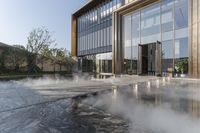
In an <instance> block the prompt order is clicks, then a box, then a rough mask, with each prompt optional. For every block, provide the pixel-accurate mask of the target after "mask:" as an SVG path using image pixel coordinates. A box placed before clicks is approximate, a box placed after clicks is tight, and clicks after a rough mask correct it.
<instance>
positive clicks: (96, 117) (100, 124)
mask: <svg viewBox="0 0 200 133" xmlns="http://www.w3.org/2000/svg"><path fill="white" fill-rule="evenodd" d="M0 120H1V121H0V132H1V133H95V132H107V133H110V132H116V133H124V132H127V129H128V128H127V123H126V122H125V121H123V120H122V119H120V118H118V117H113V116H112V115H110V114H108V113H105V112H103V111H100V110H97V109H95V108H91V107H88V106H85V105H81V104H80V105H79V107H78V108H77V109H73V108H72V106H71V100H70V99H67V100H60V101H57V102H52V103H46V104H41V105H36V106H31V107H28V108H23V109H19V110H15V111H9V112H4V113H1V115H0Z"/></svg>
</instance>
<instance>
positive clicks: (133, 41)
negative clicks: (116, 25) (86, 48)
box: [123, 0, 189, 76]
mask: <svg viewBox="0 0 200 133" xmlns="http://www.w3.org/2000/svg"><path fill="white" fill-rule="evenodd" d="M126 2H129V1H126ZM123 20H124V21H123V24H124V26H123V28H124V32H123V35H124V36H123V40H124V71H125V73H129V72H134V73H137V70H138V68H137V67H140V65H138V55H139V54H140V53H138V52H140V51H138V44H150V43H155V42H157V41H159V42H161V46H162V51H161V58H162V61H161V62H162V65H161V66H162V72H163V75H168V73H169V72H170V73H171V72H174V74H175V75H176V76H179V75H180V74H187V73H188V56H189V55H188V0H162V1H161V2H160V3H156V4H152V5H150V6H147V7H146V8H143V9H141V10H137V11H134V12H133V13H130V14H129V15H125V16H124V19H123ZM148 58H149V57H148Z"/></svg>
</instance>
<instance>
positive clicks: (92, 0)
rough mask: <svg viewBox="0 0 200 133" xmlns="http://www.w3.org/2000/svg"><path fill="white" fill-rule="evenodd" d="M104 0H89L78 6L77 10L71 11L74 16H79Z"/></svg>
mask: <svg viewBox="0 0 200 133" xmlns="http://www.w3.org/2000/svg"><path fill="white" fill-rule="evenodd" d="M103 1H105V0H89V1H88V2H87V3H86V4H84V5H83V6H82V7H80V8H79V9H78V10H77V11H75V12H74V13H73V15H74V16H80V15H82V14H84V13H85V12H86V11H88V10H90V9H92V8H94V7H95V6H97V5H98V4H99V3H101V2H103Z"/></svg>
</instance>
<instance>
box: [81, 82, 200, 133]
mask: <svg viewBox="0 0 200 133" xmlns="http://www.w3.org/2000/svg"><path fill="white" fill-rule="evenodd" d="M156 82H157V81H155V82H153V83H152V82H151V83H152V84H156ZM160 83H161V82H160ZM186 83H187V82H182V83H180V82H178V81H177V82H171V83H169V82H166V83H165V86H163V87H161V91H160V92H153V91H152V90H149V91H150V92H148V88H145V89H146V91H147V92H146V93H147V94H148V93H151V94H153V95H155V94H158V93H159V94H162V93H166V92H168V93H166V94H162V95H164V97H165V98H166V101H165V98H163V99H164V100H163V101H157V103H154V102H151V99H150V101H143V100H139V99H138V98H137V96H138V93H139V92H138V90H139V89H141V88H138V85H136V86H133V88H132V89H130V88H131V87H128V88H127V89H126V88H117V87H114V89H113V92H112V93H109V94H103V95H100V96H97V97H91V98H88V99H86V100H84V101H83V103H84V104H89V105H91V106H93V107H95V108H99V109H103V110H104V111H108V112H110V113H111V114H115V115H117V116H120V117H122V118H124V119H127V120H128V121H130V127H131V129H130V132H131V133H135V132H145V133H198V132H200V119H199V118H198V117H200V103H199V101H196V100H199V97H200V95H199V92H200V90H199V88H197V86H198V85H199V84H197V82H196V84H195V83H194V82H189V83H190V84H189V85H187V86H186V88H185V87H182V88H181V85H185V84H186ZM191 83H192V84H191ZM170 84H171V85H170ZM169 85H170V86H169ZM147 86H148V83H147ZM191 86H193V87H192V88H188V87H191ZM195 88H196V89H195ZM120 89H121V90H120ZM162 89H163V90H162ZM168 89H169V90H168ZM189 89H191V90H192V92H189V91H190V90H189ZM166 90H167V91H166ZM151 91H152V92H151ZM162 91H163V92H162ZM169 91H171V92H170V93H169ZM182 91H183V92H184V93H183V94H182ZM197 92H198V93H197ZM131 93H132V94H131ZM185 93H188V94H190V95H186V96H185ZM192 95H195V96H194V97H192ZM184 96H185V97H184ZM187 96H188V97H187ZM183 97H184V98H185V99H182V98H183ZM168 98H172V100H171V99H168ZM174 98H175V99H174ZM187 98H189V99H187ZM195 98H196V99H195ZM190 99H193V101H195V104H194V105H191V104H192V102H191V101H190ZM170 100H171V101H170ZM173 100H174V101H173ZM181 100H182V101H181ZM183 100H184V101H183ZM187 100H188V101H187ZM159 102H160V103H159ZM184 102H185V103H186V104H185V103H184ZM190 102H191V103H190ZM179 105H180V106H179ZM174 106H177V107H174ZM192 106H194V107H193V108H190V107H192ZM177 108H178V109H177ZM185 110H187V111H185ZM188 111H189V112H188ZM190 111H191V112H190ZM195 113H196V114H195ZM192 115H193V116H192ZM196 115H197V116H196Z"/></svg>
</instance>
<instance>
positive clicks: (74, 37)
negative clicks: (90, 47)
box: [71, 16, 77, 56]
mask: <svg viewBox="0 0 200 133" xmlns="http://www.w3.org/2000/svg"><path fill="white" fill-rule="evenodd" d="M71 30H72V31H71V32H72V34H71V38H72V40H71V41H72V42H71V43H72V44H71V54H72V56H77V43H76V40H77V37H76V36H77V33H76V17H75V16H72V27H71Z"/></svg>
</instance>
